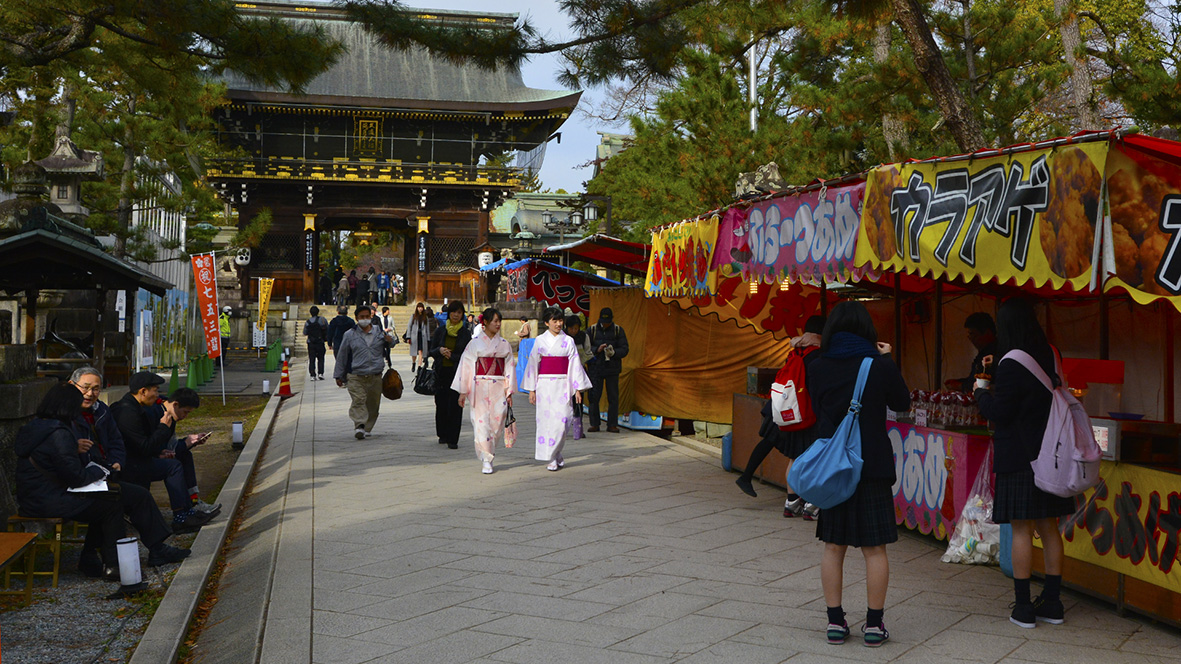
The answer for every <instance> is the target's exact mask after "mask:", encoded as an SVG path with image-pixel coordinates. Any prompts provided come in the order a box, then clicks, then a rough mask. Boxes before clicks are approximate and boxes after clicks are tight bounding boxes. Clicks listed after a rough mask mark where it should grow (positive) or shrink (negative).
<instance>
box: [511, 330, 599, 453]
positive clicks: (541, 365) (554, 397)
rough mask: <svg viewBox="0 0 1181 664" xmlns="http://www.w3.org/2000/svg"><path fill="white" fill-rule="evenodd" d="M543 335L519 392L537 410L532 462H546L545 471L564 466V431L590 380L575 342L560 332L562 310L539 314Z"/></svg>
mask: <svg viewBox="0 0 1181 664" xmlns="http://www.w3.org/2000/svg"><path fill="white" fill-rule="evenodd" d="M541 321H542V324H543V325H545V327H546V331H545V332H544V333H542V334H541V336H539V337H538V338H537V341H536V343H534V344H533V352H532V353H530V354H529V363H528V365H527V366H526V368H525V379H524V380H523V381H522V382H521V388H522V389H524V390H525V391H526V392H528V393H529V403H531V404H534V405H536V406H537V444H536V447H535V450H534V455H533V458H535V459H537V460H538V461H548V462H549V465H548V466H546V470H558V469H559V468H562V467H564V466H565V465H566V460H565V459H564V458H563V457H562V447H563V446H564V445H565V443H566V430H567V428H568V426H569V425H570V422H571V420H572V418H573V417H574V409H573V404H572V403H571V400H570V397H574V403H582V390H586V389H589V388H590V386H591V383H590V379H589V378H587V375H586V371H585V370H584V369H583V368H582V362H581V361H579V357H578V348H577V346H576V345H575V343H574V340H573V339H571V338H570V337H569V336H567V335H566V334H565V333H564V332H563V331H562V326H563V325H565V322H566V321H565V318H564V316H563V315H562V310H561V309H558V308H557V307H549V308H547V309H546V310H545V311H544V312H542V314H541Z"/></svg>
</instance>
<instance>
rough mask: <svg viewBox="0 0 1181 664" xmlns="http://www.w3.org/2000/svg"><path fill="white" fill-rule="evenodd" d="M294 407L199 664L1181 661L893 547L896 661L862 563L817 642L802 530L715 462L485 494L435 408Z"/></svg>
mask: <svg viewBox="0 0 1181 664" xmlns="http://www.w3.org/2000/svg"><path fill="white" fill-rule="evenodd" d="M329 362H331V357H330V358H329ZM398 368H400V369H402V370H403V375H404V376H407V377H408V373H409V372H408V369H409V367H408V362H403V363H402V364H401V365H399V367H398ZM292 373H293V375H294V374H296V373H298V372H297V371H293V372H292ZM300 380H302V378H300ZM296 389H297V390H301V393H300V395H299V396H297V397H295V398H294V399H292V400H289V401H288V402H287V404H285V405H284V407H283V411H282V412H281V413H280V416H279V422H278V423H277V424H276V427H275V430H274V432H273V433H272V439H271V448H270V449H268V451H267V457H266V458H265V459H264V461H263V463H262V464H261V468H260V471H259V472H260V475H259V480H258V484H257V485H256V497H255V501H254V504H253V506H252V508H251V510H252V512H251V513H250V514H248V515H247V517H246V519H245V520H244V522H243V531H242V534H241V535H240V536H239V539H238V540H237V541H236V542H235V553H234V554H233V555H231V557H230V565H229V567H228V571H227V575H226V583H223V588H222V601H221V602H220V603H219V604H218V605H217V607H215V613H214V614H213V616H212V617H211V623H212V626H211V628H210V630H209V631H207V632H206V634H205V635H204V636H203V637H202V639H201V640H199V642H198V644H197V649H196V652H197V658H196V660H197V661H200V662H214V661H235V662H242V661H254V660H253V657H252V656H251V655H250V654H249V653H247V654H242V653H237V652H234V651H233V646H234V644H235V640H240V641H244V642H246V644H247V646H249V647H253V646H254V644H260V645H259V647H258V650H259V652H257V653H256V654H257V656H258V657H259V661H262V662H307V661H311V662H315V663H316V664H357V663H361V662H372V663H382V664H392V663H395V662H410V663H415V664H424V663H425V664H448V663H452V662H456V663H458V662H489V663H491V662H501V663H504V662H518V663H522V664H526V663H543V662H555V663H558V662H560V663H563V664H571V663H581V662H603V663H609V664H630V663H648V662H686V663H694V664H696V663H700V662H719V663H720V662H736V663H742V664H760V663H763V662H767V663H771V662H782V661H790V662H844V661H861V662H864V661H870V662H885V661H905V662H948V661H959V660H963V661H973V662H1002V661H1003V662H1064V663H1065V662H1069V663H1072V664H1073V663H1076V662H1098V661H1102V662H1112V663H1116V662H1129V663H1131V662H1137V663H1139V662H1142V661H1146V660H1145V658H1146V656H1147V658H1148V659H1149V660H1152V661H1177V662H1181V636H1179V634H1178V632H1176V631H1174V630H1168V629H1162V628H1158V627H1154V626H1150V625H1148V624H1147V623H1146V621H1141V620H1136V619H1131V618H1124V617H1120V616H1117V615H1116V614H1115V612H1114V611H1113V610H1112V609H1111V608H1110V607H1108V606H1106V605H1103V604H1100V603H1096V602H1092V601H1090V600H1086V599H1081V598H1079V597H1078V596H1075V595H1069V594H1068V596H1067V597H1065V598H1064V601H1065V603H1066V606H1067V613H1066V624H1065V625H1063V626H1057V627H1055V626H1040V627H1038V628H1037V629H1034V630H1023V629H1019V628H1017V627H1015V626H1013V625H1011V624H1010V623H1009V622H1008V611H1009V609H1008V608H1007V607H1008V603H1009V601H1010V598H1011V594H1012V591H1011V584H1010V582H1009V580H1008V579H1006V578H1005V577H1003V576H1002V575H1001V573H1000V572H999V571H997V570H996V569H995V568H977V567H964V566H957V565H947V564H943V563H941V562H939V555H940V553H941V551H940V550H939V549H937V548H936V547H934V546H933V545H932V544H931V543H929V542H927V541H926V540H922V539H918V538H913V537H910V536H907V535H904V536H903V537H902V538H901V540H900V541H899V542H898V543H897V544H896V545H892V546H891V547H890V548H889V552H890V559H891V564H892V574H891V581H890V593H889V599H888V603H887V607H886V625H887V626H888V627H889V629H890V633H891V640H890V642H889V643H887V644H886V645H884V646H883V647H882V648H879V649H876V650H871V649H867V648H864V647H862V645H861V640H860V638H857V637H859V635H860V629H859V627H860V624H861V621H862V620H863V616H864V609H865V599H864V598H865V585H864V567H863V564H862V562H861V560H860V557H859V556H858V555H856V554H855V553H854V552H851V554H850V556H849V560H848V562H847V564H846V574H845V583H846V595H845V601H844V605H845V607H846V609H847V611H848V612H849V618H850V624H851V626H852V628H853V634H854V638H851V639H850V641H849V642H848V643H846V644H845V645H843V646H831V645H828V644H827V643H826V641H825V638H824V633H823V628H824V626H825V623H826V620H825V614H824V601H823V599H822V596H821V590H820V579H819V568H818V564H819V559H820V552H821V546H820V545H819V544H818V543H817V541H816V540H815V538H814V527H813V525H812V524H809V523H806V522H803V521H800V520H795V519H793V520H786V519H784V518H782V516H781V510H782V500H783V498H782V496H783V494H782V493H781V492H779V491H777V490H774V489H771V488H769V487H765V488H764V489H763V490H762V491H761V492H760V497H759V498H758V499H751V498H748V497H746V496H745V495H743V494H741V493H740V492H739V491H738V490H737V488H736V487H735V486H734V481H733V480H734V476H733V475H731V474H728V473H724V472H722V471H721V470H720V469H719V468H718V463H717V461H716V460H715V459H711V458H709V457H706V456H704V455H701V454H698V453H696V452H693V451H690V450H687V449H685V448H683V447H680V446H678V445H675V444H670V443H665V442H663V441H660V440H658V439H656V438H654V437H651V436H647V435H645V434H635V433H626V432H625V433H623V434H619V435H609V434H592V435H591V437H590V438H588V439H586V440H583V441H577V442H572V443H571V444H570V445H569V446H568V447H567V450H568V453H567V454H566V457H567V459H568V466H567V468H566V469H564V470H562V471H560V472H557V473H551V472H547V471H546V470H545V469H544V467H543V466H542V464H541V463H539V462H535V461H533V459H532V445H531V444H530V443H528V442H523V443H521V444H520V445H519V446H518V447H517V448H515V449H512V450H502V451H500V452H499V453H498V456H497V464H496V468H497V470H496V473H495V474H493V475H490V476H484V475H481V474H480V464H479V463H478V462H477V461H476V459H475V454H474V452H473V451H472V449H471V445H470V443H465V444H464V445H462V446H461V449H459V450H448V449H446V448H444V447H442V446H440V445H438V444H437V443H436V442H435V437H434V424H433V422H434V421H433V417H434V410H433V403H432V400H431V399H429V398H427V397H421V396H418V395H416V394H414V393H413V392H411V391H409V389H408V390H407V392H406V395H405V396H404V397H403V399H402V400H401V401H399V402H396V403H394V402H389V401H383V403H382V408H383V415H382V417H381V418H380V419H379V421H378V423H377V426H376V428H375V433H376V435H375V436H374V437H373V438H371V439H369V440H365V441H357V440H354V439H353V437H352V431H351V426H350V424H349V423H348V421H347V417H346V414H345V411H346V409H347V400H348V397H347V395H346V393H345V391H344V390H341V389H337V388H336V386H335V385H334V384H333V383H332V382H330V381H324V382H313V383H309V384H307V385H304V386H300V385H298V384H296ZM516 412H517V416H518V418H519V419H520V421H521V424H522V425H523V426H522V439H523V441H530V439H531V437H530V435H529V434H530V433H531V431H532V428H533V427H532V409H530V408H529V407H528V406H527V405H526V404H525V400H524V399H519V400H518V405H517V407H516ZM469 432H470V426H468V425H467V424H466V422H465V427H464V438H463V440H464V441H467V440H470V437H469ZM260 542H261V544H260ZM259 552H263V553H265V554H266V555H261V554H260V553H259ZM268 552H269V553H268ZM251 561H253V562H251ZM268 564H269V565H271V568H270V569H271V570H272V571H271V572H270V573H267V572H266V571H265V570H266V569H267V566H268ZM251 565H253V567H251ZM260 570H261V571H260ZM249 606H253V607H254V609H255V611H256V613H255V614H251V612H250V611H248V610H245V609H244V608H243V607H247V608H248V607H249ZM259 607H262V608H265V609H266V612H265V616H263V615H262V614H261V613H257V609H258V608H259ZM235 611H237V612H238V613H235ZM250 615H254V616H255V617H253V618H249V616H250ZM244 618H249V619H244ZM251 630H261V631H262V634H261V638H256V637H255V636H254V634H253V633H251ZM243 635H245V636H246V638H242V637H243ZM239 645H240V644H239ZM219 655H220V656H219ZM1170 658H1171V659H1170Z"/></svg>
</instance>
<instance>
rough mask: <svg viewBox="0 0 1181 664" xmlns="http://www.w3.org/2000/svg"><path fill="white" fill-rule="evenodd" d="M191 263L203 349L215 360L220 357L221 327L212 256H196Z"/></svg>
mask: <svg viewBox="0 0 1181 664" xmlns="http://www.w3.org/2000/svg"><path fill="white" fill-rule="evenodd" d="M192 262H193V282H194V283H195V284H196V285H197V306H198V310H199V311H200V312H201V329H203V330H204V331H205V348H206V350H207V351H208V352H209V357H211V358H213V359H217V358H219V357H221V327H220V325H219V324H218V320H217V279H216V278H215V277H214V274H213V254H197V255H196V256H193V257H192Z"/></svg>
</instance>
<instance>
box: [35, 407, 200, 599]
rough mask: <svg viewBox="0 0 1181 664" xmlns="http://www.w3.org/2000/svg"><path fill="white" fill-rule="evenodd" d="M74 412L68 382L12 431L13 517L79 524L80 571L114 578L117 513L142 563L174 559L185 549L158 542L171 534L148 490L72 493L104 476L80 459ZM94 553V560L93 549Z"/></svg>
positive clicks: (87, 443)
mask: <svg viewBox="0 0 1181 664" xmlns="http://www.w3.org/2000/svg"><path fill="white" fill-rule="evenodd" d="M81 414H82V394H81V393H80V392H79V391H78V390H77V389H76V388H74V387H73V386H71V385H68V384H62V385H57V386H55V387H53V388H52V389H50V390H49V392H48V393H47V394H46V395H45V398H44V399H42V400H41V403H40V405H38V406H37V411H36V414H35V416H34V418H33V420H32V421H30V422H29V423H28V424H26V425H25V426H23V427H22V428H21V429H20V431H19V432H17V435H16V441H15V442H14V445H13V448H14V451H15V452H16V456H17V461H16V501H17V505H18V512H19V514H20V515H21V516H24V517H29V518H50V517H55V518H60V519H69V520H72V521H78V522H80V523H85V524H87V530H86V543H85V544H84V545H83V547H82V557H81V559H80V560H79V562H78V569H79V571H81V572H82V573H83V574H86V575H87V576H102V577H104V578H107V579H111V580H114V579H117V578H118V556H117V554H116V551H115V542H117V541H118V540H119V539H120V538H122V537H124V536H125V534H126V531H125V528H124V523H123V516H124V515H127V517H128V518H129V519H130V520H131V524H132V525H133V526H135V529H136V530H137V531H139V535H140V540H141V541H142V542H143V543H144V545H145V546H147V548H148V565H151V566H157V565H163V564H166V563H174V562H180V561H181V560H183V559H184V558H186V557H188V555H189V551H188V550H186V549H177V548H174V547H171V546H169V545H167V544H165V543H164V540H165V539H167V538H168V536H169V535H170V534H171V533H170V532H169V530H168V526H167V525H166V524H165V523H164V519H163V517H161V516H160V511H159V510H158V509H156V503H155V501H154V500H152V495H151V494H150V493H148V491H147V490H146V489H144V488H142V487H139V486H136V485H134V484H116V483H114V482H108V487H109V490H108V491H106V492H95V493H75V492H71V491H69V489H72V488H78V487H83V486H86V485H88V484H92V483H94V482H95V481H98V480H102V479H105V478H107V471H106V470H104V469H103V468H102V467H100V466H98V465H97V464H89V463H88V464H86V465H83V462H82V458H83V455H87V454H88V453H89V452H90V448H91V447H92V446H93V444H94V443H93V441H91V440H89V439H87V438H78V437H77V436H76V435H75V433H74V429H73V424H74V422H75V421H77V420H78V418H79V417H81ZM100 552H101V559H100V557H99V553H100Z"/></svg>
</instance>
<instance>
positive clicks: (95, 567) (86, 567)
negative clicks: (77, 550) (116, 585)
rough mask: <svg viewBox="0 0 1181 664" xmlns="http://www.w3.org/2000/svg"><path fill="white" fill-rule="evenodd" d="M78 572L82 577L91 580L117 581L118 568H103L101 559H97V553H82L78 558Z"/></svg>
mask: <svg viewBox="0 0 1181 664" xmlns="http://www.w3.org/2000/svg"><path fill="white" fill-rule="evenodd" d="M78 571H79V572H81V573H82V575H83V576H88V577H90V578H92V579H103V580H105V581H118V580H119V568H117V567H106V566H104V565H103V561H102V559H101V558H99V557H98V554H97V553H91V554H86V553H83V554H82V556H81V557H80V558H78Z"/></svg>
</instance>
